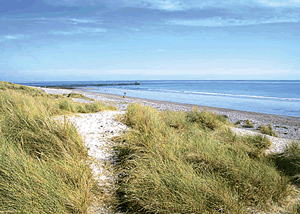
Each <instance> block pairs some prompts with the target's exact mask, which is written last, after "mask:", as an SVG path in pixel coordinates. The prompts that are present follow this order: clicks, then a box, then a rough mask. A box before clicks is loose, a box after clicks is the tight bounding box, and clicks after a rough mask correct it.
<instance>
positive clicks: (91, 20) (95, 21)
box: [69, 18, 101, 25]
mask: <svg viewBox="0 0 300 214" xmlns="http://www.w3.org/2000/svg"><path fill="white" fill-rule="evenodd" d="M69 21H71V22H72V23H73V24H75V25H77V24H90V23H101V21H100V20H95V19H77V18H73V19H69Z"/></svg>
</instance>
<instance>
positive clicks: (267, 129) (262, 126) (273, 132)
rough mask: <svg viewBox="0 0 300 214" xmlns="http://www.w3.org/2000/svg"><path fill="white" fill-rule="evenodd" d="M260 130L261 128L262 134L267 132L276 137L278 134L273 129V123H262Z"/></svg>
mask: <svg viewBox="0 0 300 214" xmlns="http://www.w3.org/2000/svg"><path fill="white" fill-rule="evenodd" d="M258 130H260V132H261V133H262V134H266V135H270V136H274V137H277V136H278V135H277V133H276V132H275V131H274V130H273V129H272V125H271V124H268V126H264V125H261V126H259V127H258Z"/></svg>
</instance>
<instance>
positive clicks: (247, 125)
mask: <svg viewBox="0 0 300 214" xmlns="http://www.w3.org/2000/svg"><path fill="white" fill-rule="evenodd" d="M243 127H244V128H254V126H253V123H251V122H250V120H249V119H247V120H246V124H245V125H243Z"/></svg>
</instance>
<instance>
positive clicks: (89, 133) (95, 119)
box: [67, 111, 127, 213]
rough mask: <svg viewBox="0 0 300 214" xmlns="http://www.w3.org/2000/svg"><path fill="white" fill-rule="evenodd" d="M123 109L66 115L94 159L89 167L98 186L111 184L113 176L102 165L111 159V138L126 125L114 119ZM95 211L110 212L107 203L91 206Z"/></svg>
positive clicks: (123, 130) (118, 133)
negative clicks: (94, 161) (93, 162)
mask: <svg viewBox="0 0 300 214" xmlns="http://www.w3.org/2000/svg"><path fill="white" fill-rule="evenodd" d="M123 113H124V112H123V111H103V112H98V113H93V114H77V115H74V116H68V117H67V119H68V121H70V122H71V123H73V124H74V125H75V127H76V129H77V131H78V133H79V134H80V135H81V136H82V138H83V140H84V142H85V145H86V146H87V147H88V148H89V150H88V154H89V155H90V156H91V157H93V158H94V159H95V160H96V164H93V165H92V166H91V168H92V169H93V171H94V175H95V178H96V179H97V181H98V184H99V185H100V186H102V185H111V184H112V183H113V182H112V179H113V177H112V176H111V174H110V172H109V171H107V169H106V168H104V167H103V166H104V165H105V163H106V162H108V161H110V160H111V158H112V157H111V152H110V151H109V150H110V149H111V146H112V142H111V140H110V139H111V138H112V137H116V136H119V135H121V134H122V133H124V132H125V131H126V129H127V127H126V126H125V125H124V124H123V123H121V122H119V121H116V115H118V114H123ZM92 209H93V212H95V213H112V210H111V209H110V206H109V205H105V204H97V205H96V206H95V207H93V208H92Z"/></svg>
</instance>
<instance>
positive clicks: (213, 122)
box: [115, 104, 289, 213]
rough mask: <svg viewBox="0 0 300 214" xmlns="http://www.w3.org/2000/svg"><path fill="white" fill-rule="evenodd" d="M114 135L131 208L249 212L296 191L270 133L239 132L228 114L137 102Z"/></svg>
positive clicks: (123, 202) (120, 195) (124, 199)
mask: <svg viewBox="0 0 300 214" xmlns="http://www.w3.org/2000/svg"><path fill="white" fill-rule="evenodd" d="M122 122H124V123H125V124H126V125H128V126H130V127H131V128H132V129H131V131H129V132H128V133H126V134H125V135H124V136H122V137H120V138H118V139H115V140H116V141H118V146H117V147H116V148H115V149H116V153H117V161H116V163H115V167H116V170H117V171H118V172H119V175H118V186H119V188H118V191H117V199H118V202H117V203H118V204H117V205H118V206H119V208H120V209H121V210H122V211H123V212H127V213H220V212H221V213H248V212H249V210H248V208H250V209H252V208H253V209H254V208H258V207H259V209H260V210H268V209H269V208H270V207H271V206H272V204H276V203H281V202H282V201H283V200H284V198H285V197H286V196H287V195H288V194H289V190H288V189H289V188H288V186H289V178H288V176H286V175H284V174H282V173H281V172H279V170H278V169H277V168H276V164H275V163H274V162H273V159H272V158H270V157H269V156H267V155H266V154H265V150H266V149H267V148H268V147H269V146H270V141H269V139H268V138H266V137H263V136H245V137H241V136H237V135H235V134H234V133H233V132H232V131H231V130H230V129H229V128H228V126H227V121H226V118H224V117H222V116H218V115H215V114H212V113H210V112H207V111H204V112H199V111H198V110H197V109H193V111H192V112H188V113H186V112H171V111H164V112H159V111H157V110H155V109H153V108H151V107H143V106H141V105H137V104H133V105H130V106H129V107H128V109H127V112H126V114H125V116H124V118H123V119H122Z"/></svg>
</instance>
